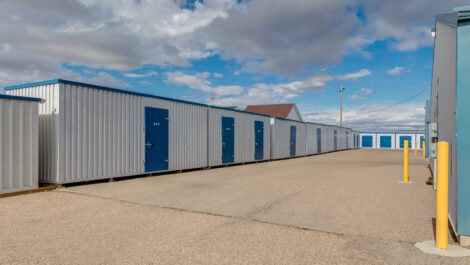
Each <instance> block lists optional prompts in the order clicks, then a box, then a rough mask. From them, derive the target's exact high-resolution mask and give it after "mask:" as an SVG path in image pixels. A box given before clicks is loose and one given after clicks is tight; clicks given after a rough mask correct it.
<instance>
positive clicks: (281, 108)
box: [245, 103, 294, 118]
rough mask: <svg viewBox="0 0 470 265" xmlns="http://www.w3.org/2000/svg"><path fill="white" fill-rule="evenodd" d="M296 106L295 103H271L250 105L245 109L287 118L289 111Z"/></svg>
mask: <svg viewBox="0 0 470 265" xmlns="http://www.w3.org/2000/svg"><path fill="white" fill-rule="evenodd" d="M293 107H294V104H292V103H289V104H271V105H250V106H247V107H246V108H245V111H249V112H254V113H259V114H265V115H271V116H276V117H281V118H287V116H289V112H290V111H291V110H292V108H293Z"/></svg>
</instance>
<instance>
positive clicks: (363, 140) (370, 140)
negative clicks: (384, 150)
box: [360, 133, 377, 148]
mask: <svg viewBox="0 0 470 265" xmlns="http://www.w3.org/2000/svg"><path fill="white" fill-rule="evenodd" d="M376 136H377V134H376V133H361V137H360V146H361V148H377V144H376V143H377V140H376V139H377V137H376Z"/></svg>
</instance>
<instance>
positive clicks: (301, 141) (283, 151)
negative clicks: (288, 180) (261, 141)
mask: <svg viewBox="0 0 470 265" xmlns="http://www.w3.org/2000/svg"><path fill="white" fill-rule="evenodd" d="M271 126H272V129H271V131H272V135H271V137H272V141H271V145H272V149H271V150H272V151H271V152H272V153H271V158H272V159H281V158H288V157H290V127H291V126H295V127H296V128H297V129H296V153H295V156H296V157H298V156H305V155H306V150H305V149H306V138H305V131H306V127H305V123H302V122H295V121H291V120H285V119H274V122H273V123H272V124H271Z"/></svg>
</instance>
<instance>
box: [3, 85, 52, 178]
mask: <svg viewBox="0 0 470 265" xmlns="http://www.w3.org/2000/svg"><path fill="white" fill-rule="evenodd" d="M6 93H7V94H8V95H15V96H24V97H36V98H42V99H44V100H45V102H44V103H42V104H39V180H40V181H43V182H51V183H56V182H57V178H58V175H57V174H58V170H57V169H58V162H59V160H60V159H61V158H60V157H59V156H58V153H59V146H58V143H59V137H60V135H59V111H60V109H59V107H60V106H59V84H48V85H40V86H34V87H27V88H22V89H15V90H7V91H6Z"/></svg>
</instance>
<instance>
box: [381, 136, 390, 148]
mask: <svg viewBox="0 0 470 265" xmlns="http://www.w3.org/2000/svg"><path fill="white" fill-rule="evenodd" d="M380 148H392V136H390V135H381V136H380Z"/></svg>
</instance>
